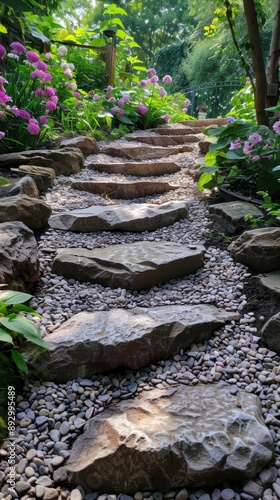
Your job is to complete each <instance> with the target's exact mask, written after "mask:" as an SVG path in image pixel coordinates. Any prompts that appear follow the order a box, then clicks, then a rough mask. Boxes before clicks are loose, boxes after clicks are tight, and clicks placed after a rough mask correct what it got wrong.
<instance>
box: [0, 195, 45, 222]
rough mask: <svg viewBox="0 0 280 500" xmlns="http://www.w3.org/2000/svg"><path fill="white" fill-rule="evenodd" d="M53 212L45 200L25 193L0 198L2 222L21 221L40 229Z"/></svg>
mask: <svg viewBox="0 0 280 500" xmlns="http://www.w3.org/2000/svg"><path fill="white" fill-rule="evenodd" d="M51 212H52V211H51V208H50V207H49V206H48V205H47V204H46V203H45V202H43V201H42V200H37V199H35V198H30V197H29V196H27V195H25V194H18V195H16V196H11V197H8V198H0V223H2V222H12V221H21V222H23V223H24V224H25V225H26V226H27V227H29V228H30V229H40V228H41V227H43V226H44V225H45V224H46V222H47V221H48V218H49V217H50V215H51Z"/></svg>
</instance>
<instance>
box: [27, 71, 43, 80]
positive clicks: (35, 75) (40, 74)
mask: <svg viewBox="0 0 280 500" xmlns="http://www.w3.org/2000/svg"><path fill="white" fill-rule="evenodd" d="M44 75H45V73H44V71H41V70H40V69H36V70H35V71H32V72H31V73H30V76H31V78H32V80H35V78H40V80H44Z"/></svg>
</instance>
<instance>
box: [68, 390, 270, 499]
mask: <svg viewBox="0 0 280 500" xmlns="http://www.w3.org/2000/svg"><path fill="white" fill-rule="evenodd" d="M272 456H273V442H272V438H271V435H270V432H269V429H268V428H267V427H266V426H265V425H264V422H263V418H262V414H261V407H260V403H259V399H258V398H257V396H255V395H253V394H248V393H247V392H243V391H239V392H238V394H237V395H236V396H232V395H231V394H230V392H229V388H224V387H216V386H197V387H184V386H180V387H176V388H175V387H174V388H169V389H163V390H160V389H155V390H153V391H151V392H149V393H146V394H144V395H141V396H140V398H139V399H134V400H130V401H123V402H121V403H120V404H118V405H115V406H111V407H110V408H108V409H107V410H106V412H105V413H102V414H100V415H98V416H97V417H95V418H94V419H91V420H89V421H88V423H87V425H86V428H85V432H84V434H83V435H82V436H80V437H79V438H78V439H77V440H76V441H75V443H74V446H73V449H72V452H71V455H70V458H69V460H68V463H67V466H66V467H67V469H68V471H69V472H70V481H71V482H72V483H75V484H76V483H77V484H81V485H82V486H83V487H84V488H85V489H86V491H92V490H94V491H99V492H102V491H103V492H104V491H105V492H107V491H122V492H123V493H131V494H133V493H134V492H135V491H144V490H146V491H147V490H148V491H151V490H159V491H162V492H168V491H170V490H171V489H172V490H173V489H174V488H176V487H190V488H199V487H210V486H216V485H217V484H220V483H222V482H224V481H226V482H228V483H232V484H233V485H236V484H238V483H240V482H246V481H247V480H248V479H250V478H252V477H254V476H255V475H256V474H257V473H258V472H259V471H260V470H261V469H262V468H263V467H264V465H265V464H266V463H267V462H269V460H270V459H271V458H272ZM124 464H125V467H124Z"/></svg>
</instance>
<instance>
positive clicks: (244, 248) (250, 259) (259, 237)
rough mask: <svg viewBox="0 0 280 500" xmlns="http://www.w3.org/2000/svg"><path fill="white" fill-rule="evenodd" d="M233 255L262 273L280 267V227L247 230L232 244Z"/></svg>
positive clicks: (238, 260)
mask: <svg viewBox="0 0 280 500" xmlns="http://www.w3.org/2000/svg"><path fill="white" fill-rule="evenodd" d="M229 248H230V252H231V255H232V257H233V258H234V259H235V260H237V262H241V263H242V264H245V265H246V266H248V267H250V268H251V269H254V270H255V271H258V272H260V273H267V272H270V271H275V270H277V269H280V228H277V227H267V228H260V229H252V230H251V231H245V232H244V233H243V234H241V235H240V236H239V238H237V240H235V241H234V242H233V243H232V244H231V245H230V247H229Z"/></svg>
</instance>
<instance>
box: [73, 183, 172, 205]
mask: <svg viewBox="0 0 280 500" xmlns="http://www.w3.org/2000/svg"><path fill="white" fill-rule="evenodd" d="M71 188H72V189H77V190H79V191H88V192H89V193H94V194H100V195H103V196H106V197H109V198H118V199H123V200H132V199H134V198H142V197H144V196H150V195H153V194H162V193H165V192H166V191H172V190H175V189H179V188H180V186H179V185H172V184H169V182H163V181H120V182H115V181H110V180H108V181H74V182H72V184H71Z"/></svg>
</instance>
